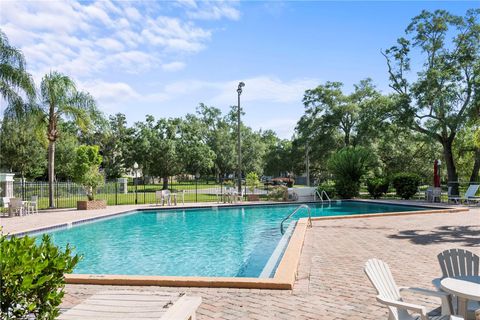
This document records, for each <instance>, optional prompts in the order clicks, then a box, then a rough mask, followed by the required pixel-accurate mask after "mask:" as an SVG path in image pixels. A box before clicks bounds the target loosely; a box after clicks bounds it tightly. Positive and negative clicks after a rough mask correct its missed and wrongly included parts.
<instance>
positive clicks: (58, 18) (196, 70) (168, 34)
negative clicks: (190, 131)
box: [0, 0, 478, 138]
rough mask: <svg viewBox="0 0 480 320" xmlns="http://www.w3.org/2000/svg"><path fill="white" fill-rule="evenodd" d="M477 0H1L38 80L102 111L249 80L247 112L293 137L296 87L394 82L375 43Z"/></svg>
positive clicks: (169, 105)
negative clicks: (79, 95)
mask: <svg viewBox="0 0 480 320" xmlns="http://www.w3.org/2000/svg"><path fill="white" fill-rule="evenodd" d="M474 6H478V2H475V1H470V2H458V1H457V2H433V1H431V2H429V1H424V2H412V1H405V2H380V1H375V2H360V1H356V2H343V1H340V2H323V1H317V2H314V1H309V2H300V1H289V2H283V1H265V2H264V1H248V2H238V1H195V0H182V1H168V2H166V1H158V2H156V1H143V2H141V1H123V2H113V1H88V2H76V1H8V0H2V2H1V3H0V28H1V29H2V30H3V31H4V32H5V33H6V34H7V36H8V37H9V40H10V42H11V43H12V44H13V45H15V46H17V47H19V48H21V49H22V50H23V52H24V54H25V56H26V59H27V63H28V68H29V70H30V72H31V73H32V74H33V76H34V78H35V80H36V81H37V84H39V83H40V80H41V78H42V76H43V75H44V74H45V73H46V72H48V71H50V70H57V71H60V72H63V73H65V74H68V75H70V76H71V77H72V78H74V79H75V80H76V82H77V84H78V86H79V87H80V88H81V89H84V90H87V91H89V92H90V93H92V95H93V96H94V97H95V98H96V99H97V101H98V104H99V106H100V108H101V109H102V110H103V111H104V112H105V113H106V114H113V113H116V112H122V113H125V114H126V115H127V118H128V120H129V122H130V123H133V122H134V121H139V120H143V119H144V117H145V115H146V114H152V115H154V116H155V117H176V116H183V115H185V114H187V113H193V112H194V111H195V108H196V106H197V105H198V103H200V102H203V103H205V104H207V105H212V106H215V107H218V108H220V109H222V110H223V111H227V110H228V109H229V106H230V105H234V104H236V86H237V84H238V82H239V81H244V82H245V84H246V86H245V88H244V93H243V95H242V107H244V111H245V112H246V115H245V118H244V120H245V122H246V124H248V125H250V126H252V127H253V128H255V129H260V128H262V129H273V130H275V131H276V132H277V133H278V134H279V136H281V137H282V138H290V137H291V135H292V134H293V131H294V127H295V124H296V122H297V120H298V119H299V118H300V116H301V115H302V114H303V106H302V103H301V99H302V95H303V92H304V91H305V90H306V89H309V88H313V87H315V86H317V85H318V84H321V83H324V82H325V81H341V82H343V83H344V84H345V89H346V90H347V91H349V90H351V89H352V85H353V84H354V83H356V82H358V81H359V80H361V79H364V78H366V77H371V78H372V79H373V81H374V82H375V83H376V85H377V86H378V88H379V89H380V90H382V91H383V92H389V88H388V76H387V73H386V66H385V61H384V59H383V57H382V56H381V55H380V50H381V49H385V48H388V47H389V46H391V45H393V44H394V43H395V41H396V39H397V38H398V37H400V36H402V35H403V30H404V29H405V27H406V26H407V25H408V23H409V21H410V19H411V18H412V17H414V16H415V15H417V14H419V13H420V11H421V10H422V9H427V10H435V9H447V10H449V11H450V12H452V13H455V14H464V13H465V11H466V10H467V9H468V8H472V7H474Z"/></svg>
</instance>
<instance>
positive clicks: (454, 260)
mask: <svg viewBox="0 0 480 320" xmlns="http://www.w3.org/2000/svg"><path fill="white" fill-rule="evenodd" d="M437 259H438V263H439V264H440V268H441V269H442V278H447V277H448V278H456V277H468V276H479V275H480V271H479V270H480V257H479V256H477V255H476V254H474V253H473V252H470V251H468V250H463V249H450V250H445V251H443V252H441V253H439V254H438V256H437ZM435 285H436V286H437V287H439V286H440V282H438V283H435ZM451 303H452V304H453V305H454V306H455V305H456V303H455V300H454V299H451ZM455 307H456V306H455ZM476 310H480V302H478V301H469V302H468V310H467V311H468V314H469V317H473V315H474V313H475V311H476Z"/></svg>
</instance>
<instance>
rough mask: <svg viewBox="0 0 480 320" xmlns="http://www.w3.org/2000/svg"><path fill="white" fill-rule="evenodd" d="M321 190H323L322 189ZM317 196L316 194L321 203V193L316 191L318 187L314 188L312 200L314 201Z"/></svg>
mask: <svg viewBox="0 0 480 320" xmlns="http://www.w3.org/2000/svg"><path fill="white" fill-rule="evenodd" d="M322 192H323V190H322ZM317 196H318V199H320V201H321V202H322V203H323V198H322V195H321V194H320V193H319V192H318V189H317V190H315V193H314V194H313V200H314V201H317V199H316V198H317Z"/></svg>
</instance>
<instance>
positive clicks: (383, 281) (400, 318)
mask: <svg viewBox="0 0 480 320" xmlns="http://www.w3.org/2000/svg"><path fill="white" fill-rule="evenodd" d="M364 271H365V273H366V274H367V277H368V279H369V280H370V282H371V283H372V285H373V286H374V287H375V289H376V290H377V294H378V295H377V297H376V298H377V301H378V302H380V303H381V304H384V305H386V306H387V307H388V320H433V319H435V320H440V319H442V320H447V319H451V320H460V319H462V318H461V317H456V316H450V315H451V309H450V305H449V303H448V294H447V293H444V292H439V291H432V290H427V289H421V288H407V287H397V285H396V283H395V280H394V279H393V276H392V273H391V272H390V268H389V267H388V265H387V264H386V263H385V262H383V261H381V260H378V259H370V260H368V261H367V263H366V264H365V269H364ZM402 291H410V292H415V293H419V294H424V295H429V296H433V297H437V298H440V299H441V301H442V305H441V306H442V316H437V317H433V316H429V315H428V314H427V311H426V309H425V307H423V306H420V305H416V304H412V303H407V302H404V301H403V299H402V296H401V295H400V293H401V292H402ZM409 311H410V312H413V313H414V314H418V315H420V316H419V317H418V316H414V315H412V314H411V313H410V312H409Z"/></svg>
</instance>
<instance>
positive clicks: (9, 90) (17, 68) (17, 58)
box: [0, 30, 35, 116]
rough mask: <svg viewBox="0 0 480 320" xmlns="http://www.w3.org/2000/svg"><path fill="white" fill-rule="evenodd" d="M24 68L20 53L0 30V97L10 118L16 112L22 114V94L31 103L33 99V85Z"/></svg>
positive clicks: (24, 64)
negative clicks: (5, 104) (6, 106)
mask: <svg viewBox="0 0 480 320" xmlns="http://www.w3.org/2000/svg"><path fill="white" fill-rule="evenodd" d="M25 67H26V62H25V58H24V56H23V54H22V52H21V51H20V50H19V49H17V48H15V47H12V46H11V45H10V43H9V42H8V38H7V36H6V35H5V33H3V31H2V30H0V97H2V99H4V100H5V101H6V102H7V103H8V109H7V112H6V113H7V114H9V115H11V116H15V115H18V111H20V113H23V110H22V109H23V107H24V101H23V99H22V95H23V94H26V96H27V97H28V99H29V100H31V101H32V100H33V99H34V97H35V84H34V83H33V79H32V76H31V75H30V74H29V73H28V72H27V71H26V68H25Z"/></svg>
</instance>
